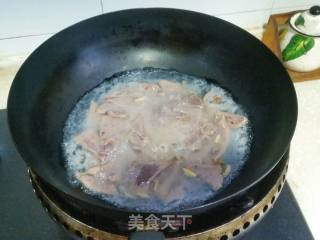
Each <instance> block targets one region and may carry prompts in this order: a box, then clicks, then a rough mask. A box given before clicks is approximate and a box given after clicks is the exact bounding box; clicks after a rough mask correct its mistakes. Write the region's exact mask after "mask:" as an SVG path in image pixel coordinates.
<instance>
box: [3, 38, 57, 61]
mask: <svg viewBox="0 0 320 240" xmlns="http://www.w3.org/2000/svg"><path fill="white" fill-rule="evenodd" d="M51 36H52V35H51V34H45V35H40V36H30V37H20V38H12V39H5V40H0V57H4V56H11V55H21V54H29V53H31V52H32V51H33V50H35V49H36V48H37V47H38V46H39V45H40V44H41V43H43V42H44V41H45V40H47V39H48V38H49V37H51Z"/></svg>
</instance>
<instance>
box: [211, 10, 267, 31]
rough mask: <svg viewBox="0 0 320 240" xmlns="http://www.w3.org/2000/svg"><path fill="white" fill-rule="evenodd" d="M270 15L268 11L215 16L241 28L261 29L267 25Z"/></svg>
mask: <svg viewBox="0 0 320 240" xmlns="http://www.w3.org/2000/svg"><path fill="white" fill-rule="evenodd" d="M269 15H270V10H263V11H253V12H243V13H234V14H223V15H217V17H219V18H222V19H224V20H226V21H228V22H231V23H233V24H235V25H238V26H239V27H241V28H245V29H253V28H261V27H262V26H263V24H265V23H267V21H268V19H269Z"/></svg>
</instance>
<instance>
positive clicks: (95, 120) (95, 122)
mask: <svg viewBox="0 0 320 240" xmlns="http://www.w3.org/2000/svg"><path fill="white" fill-rule="evenodd" d="M97 110H98V104H97V103H95V102H91V104H90V107H89V110H88V113H87V124H88V125H89V126H90V127H98V126H99V124H100V120H101V115H100V114H99V113H98V111H97Z"/></svg>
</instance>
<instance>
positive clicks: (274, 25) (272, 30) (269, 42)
mask: <svg viewBox="0 0 320 240" xmlns="http://www.w3.org/2000/svg"><path fill="white" fill-rule="evenodd" d="M301 11H303V10H300V11H294V12H288V13H280V14H274V15H271V16H270V18H269V21H268V24H267V25H266V27H265V30H264V32H263V35H262V42H263V43H264V44H265V45H266V46H267V47H268V48H269V49H270V50H271V51H272V52H273V53H274V54H275V55H276V56H277V57H278V58H279V59H280V60H281V61H282V56H281V50H280V43H279V29H281V27H283V26H284V25H285V24H286V22H287V21H288V19H289V18H290V16H292V15H293V14H295V13H297V12H301ZM287 71H288V73H289V75H290V77H291V79H292V81H293V82H301V81H307V80H315V79H320V69H318V70H315V71H312V72H304V73H303V72H295V71H292V70H289V69H287Z"/></svg>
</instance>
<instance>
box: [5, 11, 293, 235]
mask: <svg viewBox="0 0 320 240" xmlns="http://www.w3.org/2000/svg"><path fill="white" fill-rule="evenodd" d="M143 67H154V68H162V69H175V70H177V71H178V72H182V73H186V74H190V75H195V76H200V77H204V78H206V79H208V81H209V82H212V81H213V82H216V83H218V84H219V85H220V86H222V87H223V88H225V89H227V90H228V91H230V92H231V93H232V94H233V97H234V99H235V100H236V101H237V102H238V103H239V104H241V105H242V106H243V107H244V108H245V109H246V111H247V112H248V113H249V120H250V123H251V126H252V131H253V141H252V146H251V151H250V154H249V156H248V160H247V162H246V164H245V166H244V167H243V169H242V170H241V172H240V174H239V175H238V176H237V177H236V178H235V179H234V180H233V181H232V182H231V184H230V185H228V186H227V187H226V188H225V189H223V190H222V191H221V192H220V193H219V194H217V195H216V196H215V197H214V198H213V199H210V200H208V201H207V202H206V203H204V204H203V205H201V206H194V207H192V208H188V209H185V210H183V211H181V212H180V213H190V214H193V215H197V216H201V214H205V213H206V212H208V211H213V210H214V209H219V208H221V206H223V205H224V204H229V203H231V202H232V201H237V199H238V198H239V196H242V195H244V194H246V193H247V192H248V191H250V188H252V187H254V185H255V184H257V183H258V182H259V181H260V180H261V179H262V178H264V177H265V176H266V175H267V173H269V172H270V171H271V170H272V169H273V168H274V167H275V166H276V164H277V163H278V161H279V160H280V159H281V157H282V155H283V154H284V153H285V152H286V150H287V148H288V145H289V143H290V140H291V137H292V135H293V132H294V128H295V124H296V119H297V100H296V95H295V91H294V87H293V84H292V82H291V80H290V78H289V76H288V74H287V72H286V70H285V69H284V68H283V66H282V64H281V62H279V61H278V59H277V58H276V57H275V56H274V55H273V54H272V53H271V52H270V51H269V50H268V49H267V48H266V47H265V46H264V45H263V44H262V43H260V42H259V41H258V40H256V39H255V38H254V37H253V36H251V35H250V34H248V33H246V32H245V31H243V30H241V29H240V28H238V27H236V26H234V25H232V24H230V23H228V22H225V21H223V20H220V19H217V18H215V17H211V16H208V15H204V14H199V13H196V12H190V11H183V10H174V9H134V10H127V11H120V12H114V13H110V14H104V15H101V16H97V17H94V18H91V19H88V20H86V21H83V22H80V23H78V24H75V25H73V26H71V27H69V28H67V29H65V30H63V31H61V32H59V33H58V34H56V35H54V36H53V37H51V38H50V39H49V40H48V41H46V42H45V43H44V44H42V45H41V46H40V47H39V48H38V49H37V50H36V51H34V52H33V53H32V54H31V56H30V57H29V58H28V59H27V60H26V61H25V63H24V64H23V65H22V67H21V69H20V70H19V72H18V74H17V75H16V77H15V79H14V82H13V85H12V87H11V90H10V95H9V100H8V121H9V125H10V130H11V133H12V136H13V139H14V141H15V143H16V146H17V148H18V150H19V152H20V154H21V156H22V157H23V159H24V160H25V161H26V163H27V165H28V166H29V167H31V168H32V169H33V171H34V172H35V173H36V174H37V175H38V176H40V178H41V179H42V180H43V181H44V182H46V183H47V184H48V185H50V186H51V187H52V188H53V189H55V190H56V191H57V192H58V193H59V194H61V195H62V196H63V197H64V198H65V199H66V200H67V201H69V202H72V203H73V204H77V205H80V206H82V208H83V209H84V210H85V211H86V212H90V213H91V214H92V216H95V217H94V219H93V220H92V221H94V222H96V223H99V224H100V225H101V226H102V227H104V228H105V229H107V230H109V231H113V232H117V233H122V234H126V232H125V231H124V230H123V229H121V228H119V227H118V226H119V225H117V224H115V222H118V223H125V222H127V221H128V214H130V213H132V211H129V210H127V209H119V208H117V207H115V206H113V205H111V204H107V203H106V202H103V201H102V200H99V199H97V198H94V197H92V196H90V195H87V194H85V193H84V192H83V191H81V190H80V189H78V188H74V187H72V186H71V185H70V184H69V182H68V179H67V173H66V169H65V167H64V158H63V155H62V152H61V141H62V128H63V126H64V122H65V121H66V118H67V116H68V114H69V112H70V111H71V110H72V108H73V106H74V105H75V104H76V102H77V101H78V99H79V98H80V97H81V96H83V95H84V93H86V92H87V91H88V90H90V89H91V88H93V87H95V86H96V85H98V84H99V83H100V82H101V81H103V79H105V78H107V77H110V76H112V75H113V74H115V73H118V72H122V71H126V70H132V69H137V68H143ZM101 221H103V223H101Z"/></svg>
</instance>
